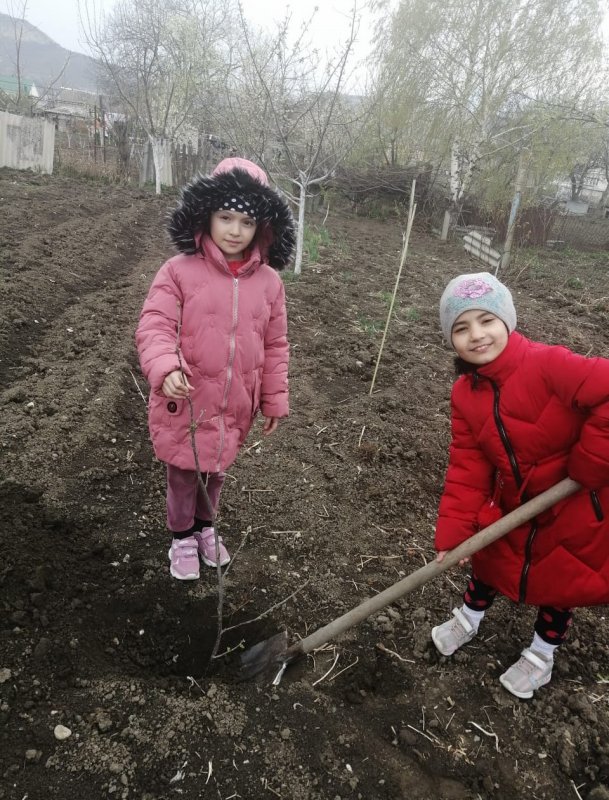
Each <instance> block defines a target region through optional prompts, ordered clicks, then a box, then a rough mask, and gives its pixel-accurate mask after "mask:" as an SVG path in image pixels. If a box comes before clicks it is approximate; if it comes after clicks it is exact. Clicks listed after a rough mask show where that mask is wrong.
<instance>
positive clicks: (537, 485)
mask: <svg viewBox="0 0 609 800" xmlns="http://www.w3.org/2000/svg"><path fill="white" fill-rule="evenodd" d="M452 437H453V438H452V444H451V449H450V460H449V466H448V470H447V474H446V483H445V488H444V493H443V496H442V499H441V501H440V509H439V516H438V522H437V526H436V549H437V550H451V549H452V548H454V547H456V546H457V545H458V544H460V543H461V542H463V541H464V540H465V539H467V538H468V537H470V536H471V535H472V534H473V533H475V532H476V531H477V530H479V529H480V528H482V527H484V526H485V525H487V524H489V523H490V521H491V518H489V514H488V509H489V501H491V500H492V499H493V498H494V499H495V501H496V502H497V504H498V506H499V507H500V509H501V510H502V511H503V512H508V511H511V510H513V509H514V508H516V507H517V506H518V505H519V504H520V503H521V502H524V501H525V500H527V499H530V498H531V497H534V496H535V495H538V494H540V493H541V492H543V491H545V490H546V489H549V488H550V487H551V486H552V485H554V484H555V483H557V482H558V481H560V480H562V479H563V478H565V477H567V476H568V477H570V478H572V479H573V480H575V481H577V482H578V483H581V484H582V486H583V487H585V488H584V489H582V490H581V491H580V492H578V493H577V494H575V495H573V496H572V497H570V498H568V499H566V500H563V501H562V502H560V503H558V504H557V505H556V506H554V507H553V508H552V509H550V510H549V511H547V512H545V513H544V514H542V515H540V516H539V517H538V518H537V519H536V520H534V521H533V522H532V523H528V524H526V525H523V526H521V527H519V528H517V529H516V530H514V531H512V532H511V533H509V534H507V535H506V536H504V537H503V538H502V539H499V540H498V541H496V542H494V543H493V544H491V545H489V547H486V548H485V549H484V550H482V551H481V552H479V553H476V554H475V555H474V556H473V558H472V564H473V568H474V572H475V574H476V576H477V577H478V578H480V580H482V581H484V582H485V583H487V584H489V585H491V586H493V587H495V588H496V589H498V590H499V591H500V592H501V593H502V594H504V595H506V596H507V597H509V598H511V599H512V600H516V601H520V602H526V603H531V604H533V605H551V606H557V607H559V608H565V607H574V606H588V605H598V604H601V603H609V360H607V359H602V358H591V359H587V358H584V357H583V356H579V355H575V354H574V353H572V352H571V351H570V350H568V349H567V348H565V347H550V346H548V345H543V344H539V343H537V342H531V341H529V340H528V339H526V338H525V337H524V336H521V335H520V334H519V333H512V334H511V336H510V338H509V340H508V344H507V347H506V348H505V350H504V351H503V352H502V353H501V355H500V356H499V357H498V358H496V359H495V360H494V361H493V362H492V363H490V364H486V365H485V366H483V367H480V368H479V369H478V370H477V371H476V372H473V373H472V374H467V375H462V376H461V377H460V378H459V380H458V381H457V382H456V383H455V385H454V387H453V392H452Z"/></svg>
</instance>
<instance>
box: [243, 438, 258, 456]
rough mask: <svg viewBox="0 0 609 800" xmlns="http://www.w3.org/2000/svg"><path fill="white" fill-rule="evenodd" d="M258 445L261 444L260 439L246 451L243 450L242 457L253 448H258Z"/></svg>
mask: <svg viewBox="0 0 609 800" xmlns="http://www.w3.org/2000/svg"><path fill="white" fill-rule="evenodd" d="M259 444H262V439H259V440H258V441H257V442H254V444H252V445H250V447H248V448H247V450H244V451H243V455H247V454H248V453H249V452H250V451H251V450H253V449H254V448H255V447H258V445H259Z"/></svg>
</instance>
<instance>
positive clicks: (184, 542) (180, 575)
mask: <svg viewBox="0 0 609 800" xmlns="http://www.w3.org/2000/svg"><path fill="white" fill-rule="evenodd" d="M169 560H170V562H171V564H170V566H169V571H170V572H171V574H172V575H173V577H174V578H177V579H178V580H179V581H196V580H197V578H198V577H199V554H198V553H197V542H196V540H195V538H194V536H187V537H186V538H185V539H174V540H173V541H172V542H171V547H170V548H169Z"/></svg>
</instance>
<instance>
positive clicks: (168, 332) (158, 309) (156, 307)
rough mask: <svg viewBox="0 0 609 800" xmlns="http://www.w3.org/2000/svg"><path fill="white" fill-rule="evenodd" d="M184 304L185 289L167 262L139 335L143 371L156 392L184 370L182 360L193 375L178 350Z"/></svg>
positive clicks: (146, 306)
mask: <svg viewBox="0 0 609 800" xmlns="http://www.w3.org/2000/svg"><path fill="white" fill-rule="evenodd" d="M182 305H183V296H182V290H181V288H180V286H179V284H178V281H177V279H176V276H175V274H174V270H173V268H172V265H171V261H167V262H166V263H165V264H163V266H162V267H161V269H160V270H159V271H158V272H157V274H156V277H155V278H154V280H153V281H152V285H151V287H150V291H149V292H148V297H147V298H146V301H145V303H144V307H143V309H142V313H141V315H140V321H139V324H138V327H137V331H136V333H135V341H136V344H137V349H138V353H139V356H140V365H141V367H142V372H143V373H144V376H145V377H146V380H147V381H148V383H149V384H150V388H151V389H152V391H153V392H159V391H160V390H161V387H162V385H163V381H164V380H165V378H166V377H167V375H169V373H170V372H173V371H174V370H176V369H180V359H181V362H182V363H181V366H182V369H183V370H184V372H185V373H186V375H191V371H190V368H189V367H188V365H187V364H186V363H185V362H184V358H183V356H182V354H181V353H180V357H179V358H178V352H177V350H176V345H177V339H178V320H179V318H180V314H181V308H182Z"/></svg>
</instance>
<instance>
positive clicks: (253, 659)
mask: <svg viewBox="0 0 609 800" xmlns="http://www.w3.org/2000/svg"><path fill="white" fill-rule="evenodd" d="M578 489H581V486H580V485H579V484H578V483H576V482H575V481H572V480H571V479H570V478H565V479H564V480H562V481H560V483H557V484H556V485H555V486H552V488H550V489H548V490H547V491H545V492H543V493H542V494H539V495H537V497H534V498H533V499H532V500H529V501H528V502H526V503H524V504H523V505H521V506H519V507H518V508H516V509H514V511H510V513H509V514H506V515H505V516H504V517H501V519H499V520H498V521H497V522H493V524H492V525H489V526H488V527H487V528H484V530H482V531H479V532H478V533H476V534H474V535H473V536H471V537H470V538H469V539H467V540H466V541H465V542H463V543H462V544H460V545H459V546H458V547H455V549H454V550H450V551H449V552H448V553H447V554H446V555H445V556H444V558H443V560H442V561H441V562H438V561H436V560H435V559H434V560H433V561H431V562H430V563H429V564H426V565H425V566H424V567H421V568H420V569H418V570H416V572H412V573H411V574H410V575H407V576H406V577H405V578H402V580H401V581H398V582H397V583H394V584H393V585H392V586H389V587H388V588H387V589H385V590H384V591H383V592H381V593H380V594H377V595H375V596H374V597H370V598H369V599H368V600H365V601H364V602H363V603H360V605H358V606H356V607H355V608H352V609H351V611H347V612H346V613H345V614H343V615H342V616H341V617H337V618H336V619H334V620H332V622H329V623H328V624H327V625H324V627H323V628H319V630H317V631H315V632H314V633H312V634H310V635H309V636H307V637H306V638H305V639H301V640H300V641H299V642H296V643H295V644H293V645H290V646H289V647H288V635H287V632H286V631H282V632H281V633H278V634H276V635H275V636H272V637H271V638H270V639H265V640H264V641H263V642H259V643H258V644H255V645H254V646H253V647H250V648H249V649H248V650H245V651H244V652H243V653H242V654H241V657H240V663H239V679H240V680H248V679H250V678H253V677H254V676H255V675H258V674H260V673H262V672H268V673H269V674H274V675H275V679H274V680H273V685H274V686H277V685H278V684H279V682H280V681H281V678H282V676H283V673H284V671H285V669H286V667H287V666H288V664H291V663H292V662H293V661H296V660H297V659H299V658H301V657H302V656H304V655H306V654H307V653H310V652H312V651H313V650H315V649H316V648H317V647H321V645H323V644H325V643H326V642H328V641H329V640H330V639H334V638H335V637H336V636H338V635H339V634H341V633H344V632H345V631H346V630H349V628H352V627H354V626H355V625H357V624H358V623H359V622H361V621H362V620H364V619H366V617H369V616H370V615H371V614H375V613H376V612H377V611H380V610H381V609H382V608H385V606H388V605H389V604H390V603H393V602H395V601H396V600H397V599H398V598H400V597H403V596H404V595H405V594H408V592H412V591H413V589H418V588H419V586H422V585H423V584H424V583H427V581H429V580H431V579H432V578H435V577H436V576H437V575H441V574H442V573H443V572H445V571H446V570H447V569H450V567H453V566H455V564H458V563H459V561H461V559H463V558H466V557H469V556H471V555H472V554H473V553H477V552H478V550H482V548H484V547H487V546H488V545H489V544H491V543H492V542H494V541H496V540H497V539H500V538H501V537H502V536H505V534H506V533H509V532H510V531H511V530H514V528H517V527H518V526H519V525H523V524H524V523H525V522H528V521H529V520H531V519H533V517H535V516H537V515H538V514H541V513H542V512H543V511H547V509H549V508H550V507H551V506H553V505H555V504H556V503H558V502H559V501H560V500H563V499H564V498H566V497H569V496H570V495H572V494H574V493H575V492H576V491H578ZM271 670H273V672H272V673H271Z"/></svg>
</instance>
